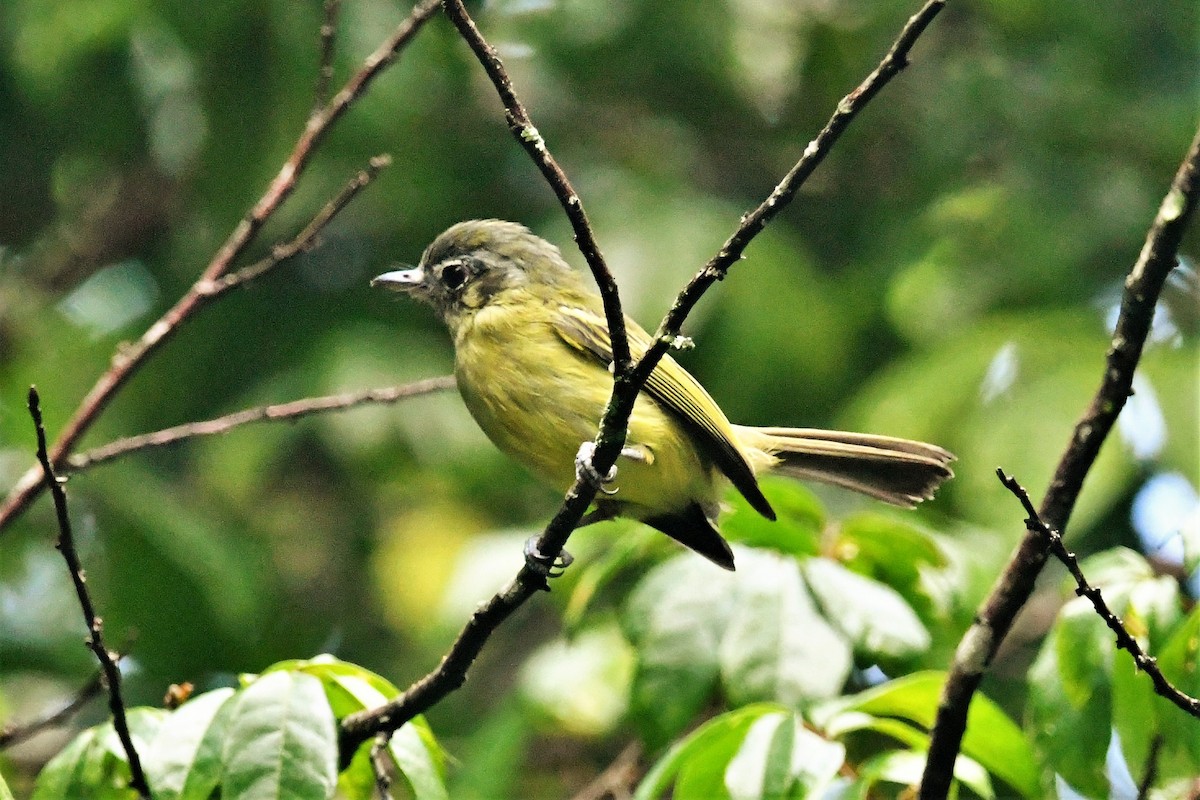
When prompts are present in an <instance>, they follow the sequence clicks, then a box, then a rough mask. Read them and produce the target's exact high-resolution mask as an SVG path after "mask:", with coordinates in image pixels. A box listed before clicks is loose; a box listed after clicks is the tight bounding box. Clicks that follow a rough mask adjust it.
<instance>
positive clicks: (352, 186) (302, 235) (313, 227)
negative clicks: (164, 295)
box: [197, 153, 392, 300]
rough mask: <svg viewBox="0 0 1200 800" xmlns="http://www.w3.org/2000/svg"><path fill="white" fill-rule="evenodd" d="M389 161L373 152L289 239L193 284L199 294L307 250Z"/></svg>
mask: <svg viewBox="0 0 1200 800" xmlns="http://www.w3.org/2000/svg"><path fill="white" fill-rule="evenodd" d="M391 164H392V157H391V156H390V155H388V154H387V153H381V154H380V155H377V156H375V157H374V158H372V159H371V160H370V161H369V162H367V167H366V169H361V170H359V171H358V172H357V173H356V174H355V175H354V177H353V178H351V179H350V180H349V181H347V182H346V185H345V186H343V187H342V190H341V191H340V192H338V193H337V194H336V195H335V196H334V197H333V198H332V199H331V200H330V201H329V202H328V203H326V204H325V205H323V206H322V207H321V210H320V211H318V212H317V214H316V216H314V217H313V218H312V219H311V220H309V223H308V224H307V225H305V226H304V229H303V230H301V231H300V232H299V233H297V234H296V235H295V236H294V237H292V239H291V240H289V241H287V242H281V243H280V244H277V245H275V246H274V247H272V248H271V254H270V255H268V256H267V257H266V258H261V259H259V260H258V261H256V262H254V263H253V264H251V265H250V266H248V267H243V268H242V269H239V270H238V271H237V272H232V273H229V274H227V275H223V276H221V277H220V278H218V279H216V280H213V281H206V282H204V283H201V284H197V290H198V291H199V292H200V293H201V294H205V295H207V296H208V298H209V299H210V300H211V299H213V298H214V297H216V296H217V295H220V294H222V293H224V292H227V291H229V290H230V289H232V288H234V287H236V286H241V285H242V284H244V283H248V282H250V281H252V280H254V279H256V278H261V277H262V276H263V275H265V274H267V273H268V272H270V271H271V270H273V269H275V268H276V267H277V266H279V265H280V264H282V263H283V262H285V261H287V260H288V259H291V258H295V257H296V256H298V255H300V254H301V253H307V252H309V251H310V250H312V249H313V248H314V247H316V246H317V245H318V244H319V243H320V241H319V237H320V235H321V231H323V230H325V226H326V225H328V224H329V223H330V222H332V221H333V218H334V217H336V216H337V215H338V214H339V213H341V211H342V209H344V208H345V207H346V206H348V205H349V204H350V201H351V200H353V199H354V198H355V197H357V196H358V193H359V192H361V191H362V190H363V189H365V188H366V187H367V184H369V183H370V182H371V181H373V180H375V177H376V176H377V175H378V174H379V173H380V171H381V170H383V169H384V168H386V167H389V166H391Z"/></svg>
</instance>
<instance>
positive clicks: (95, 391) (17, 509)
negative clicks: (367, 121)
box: [0, 0, 438, 530]
mask: <svg viewBox="0 0 1200 800" xmlns="http://www.w3.org/2000/svg"><path fill="white" fill-rule="evenodd" d="M437 7H438V4H437V0H422V1H421V3H420V4H419V5H417V7H416V8H414V9H413V11H412V13H411V14H410V15H409V16H408V17H407V18H406V19H405V20H404V21H403V22H401V23H400V25H399V26H398V27H397V28H396V29H395V31H393V33H392V35H391V36H390V37H388V39H387V40H385V41H384V42H383V43H382V44H381V45H380V46H379V47H378V48H376V50H375V51H374V52H373V53H371V54H370V55H369V56H367V58H366V60H365V61H364V62H363V65H362V67H361V68H360V69H359V70H358V72H356V73H355V74H354V75H353V76H351V78H350V79H349V80H348V81H347V82H346V84H345V85H344V86H343V87H342V88H341V89H340V90H339V91H338V92H337V94H335V95H334V96H333V97H332V98H331V99H330V100H329V102H328V103H324V104H321V105H320V106H319V107H318V109H317V110H316V111H314V113H313V114H312V115H310V116H309V118H308V121H307V123H306V124H305V127H304V130H303V131H302V132H301V134H300V137H299V138H298V139H297V140H296V144H295V145H294V146H293V147H292V152H291V154H290V155H289V156H288V158H287V160H286V161H284V163H283V166H282V167H281V168H280V170H279V173H278V174H277V175H276V176H275V178H274V179H273V180H272V181H271V184H270V186H268V187H267V190H266V191H265V192H264V193H263V195H262V196H261V197H260V198H259V199H258V201H257V202H256V203H255V204H254V206H253V208H251V209H250V211H249V212H247V214H246V216H245V217H243V218H242V220H241V221H240V222H239V223H238V224H237V226H236V227H235V228H234V230H233V232H232V233H230V235H229V238H228V239H226V240H225V243H224V244H223V245H222V246H221V248H220V249H219V250H218V251H217V253H216V255H214V256H213V258H212V260H211V261H210V262H209V264H208V266H207V267H205V269H204V271H203V273H202V274H201V275H200V277H199V279H198V280H197V281H196V283H195V284H194V285H193V286H192V288H191V289H189V290H188V291H187V292H186V293H185V294H184V295H183V296H182V297H181V298H179V300H178V301H176V303H175V305H174V306H172V307H171V308H170V309H169V310H168V311H167V312H166V313H165V314H163V315H162V316H161V317H159V319H158V320H157V321H156V322H155V323H154V324H152V325H151V326H150V327H149V328H148V329H146V331H145V333H143V334H142V335H141V337H140V338H139V339H138V340H137V341H136V342H133V343H132V344H128V345H123V346H122V347H121V348H120V349H119V350H118V351H117V352H116V354H115V355H114V356H113V359H112V364H111V366H110V367H109V369H108V370H107V371H105V372H104V374H102V375H101V376H100V378H99V379H98V380H97V381H96V383H95V385H94V386H93V387H92V388H91V390H90V391H89V392H88V393H87V395H86V396H85V397H84V398H83V400H82V401H81V402H80V404H79V406H78V407H77V408H76V409H75V412H74V414H73V415H72V416H71V419H70V420H69V421H68V422H67V424H66V425H65V426H64V427H63V429H62V431H61V432H60V433H59V435H58V439H57V440H56V441H55V442H54V444H53V445H52V446H51V447H50V453H49V455H50V463H51V464H52V465H54V466H55V467H61V466H62V465H63V464H64V462H65V461H66V458H67V456H68V455H69V454H70V453H71V451H72V450H73V449H74V447H75V445H76V443H77V442H78V441H79V439H80V437H82V436H83V434H84V433H86V432H87V430H88V429H89V428H91V426H92V424H93V423H94V422H95V421H96V419H97V418H98V417H99V416H100V414H101V413H102V412H103V411H104V409H105V408H106V407H107V406H108V404H109V403H110V402H111V401H112V399H113V397H114V396H116V394H117V392H118V391H119V390H120V389H121V387H123V386H124V385H125V384H126V383H127V382H128V381H129V379H130V378H132V377H133V376H134V375H135V374H136V373H137V371H138V370H139V369H141V367H142V366H143V365H144V364H145V363H146V361H147V360H148V359H149V358H150V356H152V355H153V354H154V353H155V352H156V351H157V350H158V348H160V347H161V346H162V345H164V344H165V343H166V342H167V341H169V340H170V339H171V337H172V336H174V335H175V333H176V332H177V331H178V330H179V328H180V326H181V325H183V323H185V322H186V321H187V320H188V319H190V318H191V317H192V316H193V315H194V314H196V312H198V311H199V310H200V309H201V308H203V307H204V306H206V305H207V304H208V303H209V301H210V300H211V299H212V297H213V295H212V294H211V292H210V291H209V290H210V289H211V286H212V285H213V284H214V283H215V282H217V281H219V280H220V279H222V278H224V277H226V276H227V275H228V274H229V272H230V270H231V269H232V268H233V263H234V262H235V261H236V260H237V259H238V258H239V257H240V256H241V255H242V254H243V253H244V252H245V251H246V248H247V247H249V246H250V244H251V243H252V242H253V241H254V239H255V237H256V235H257V234H258V232H259V231H260V230H261V229H262V227H263V225H264V224H266V222H267V220H268V219H269V218H270V217H271V216H272V215H273V214H274V213H275V212H276V211H277V210H278V209H279V207H280V206H281V205H282V204H283V202H284V200H286V199H287V198H288V197H289V196H290V195H291V193H292V191H293V190H294V189H295V186H296V181H297V180H298V179H299V177H300V175H301V173H302V172H303V171H304V169H305V167H306V166H307V165H308V163H309V161H310V160H311V158H312V155H313V152H314V150H315V149H316V147H317V145H318V144H319V143H320V142H321V141H322V140H323V139H324V137H325V134H326V133H328V131H329V129H330V128H331V127H332V126H333V124H334V123H335V122H336V121H337V120H339V119H340V118H341V117H342V116H343V115H344V114H345V113H346V110H347V109H348V108H349V107H350V105H351V104H352V103H353V102H354V101H355V100H357V99H358V98H359V97H360V96H362V94H363V93H364V92H365V91H366V89H367V87H368V86H369V85H370V83H371V81H372V80H374V79H375V78H376V77H377V76H378V75H379V73H380V72H381V71H382V70H383V69H384V68H385V67H387V66H388V65H389V64H391V63H392V62H394V61H395V60H396V57H397V56H398V55H399V53H400V51H401V50H402V49H403V48H404V46H405V45H407V44H408V43H409V42H410V41H411V40H412V38H413V36H415V35H416V33H417V32H418V31H419V30H420V29H421V26H423V25H424V24H425V22H427V21H428V20H429V18H430V17H432V16H433V14H434V12H436V11H437ZM44 486H45V483H44V480H43V476H42V472H41V469H40V467H37V466H34V467H31V468H30V469H29V470H28V471H26V473H25V474H24V475H22V476H21V478H20V479H19V480H18V481H17V483H16V485H15V486H14V487H13V489H12V491H11V492H10V493H9V495H8V497H7V498H6V499H5V501H4V503H3V505H0V530H3V528H4V527H6V526H7V525H8V524H9V523H10V522H12V520H13V519H15V518H16V517H17V516H18V515H19V514H21V513H22V512H23V511H24V510H25V508H26V507H28V505H29V503H30V502H32V501H33V499H34V498H35V497H37V496H38V495H39V494H40V493H41V491H42V489H43V488H44Z"/></svg>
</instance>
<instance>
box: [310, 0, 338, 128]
mask: <svg viewBox="0 0 1200 800" xmlns="http://www.w3.org/2000/svg"><path fill="white" fill-rule="evenodd" d="M341 8H342V3H341V0H325V4H324V7H323V8H322V14H323V15H324V16H323V18H322V20H321V56H320V62H319V63H318V65H317V87H316V89H314V90H313V111H312V113H313V114H320V113H321V111H322V110H324V108H325V104H326V103H327V102H329V85H330V84H331V83H332V82H333V45H334V42H335V40H336V38H337V18H338V12H339V11H340V10H341Z"/></svg>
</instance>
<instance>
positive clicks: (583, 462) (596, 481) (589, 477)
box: [575, 442, 617, 496]
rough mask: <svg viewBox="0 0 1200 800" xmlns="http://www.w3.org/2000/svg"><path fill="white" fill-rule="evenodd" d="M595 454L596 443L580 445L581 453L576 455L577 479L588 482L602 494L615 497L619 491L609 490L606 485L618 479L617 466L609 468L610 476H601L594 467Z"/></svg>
mask: <svg viewBox="0 0 1200 800" xmlns="http://www.w3.org/2000/svg"><path fill="white" fill-rule="evenodd" d="M595 454H596V443H595V442H584V443H583V444H581V445H579V452H578V453H577V454H576V455H575V477H576V478H577V479H579V480H581V481H587V482H588V483H590V484H591V485H592V486H594V487H596V491H598V492H600V493H601V494H606V495H610V496H611V495H614V494H616V493H617V490H616V489H609V488H607V487H606V486H605V484H606V483H612V482H613V481H615V480H616V479H617V465H616V464H613V465H612V466H611V467H609V468H608V474H607V475H604V476H601V475H600V473H599V472H597V471H596V468H595V467H593V466H592V456H594V455H595Z"/></svg>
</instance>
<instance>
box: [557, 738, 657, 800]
mask: <svg viewBox="0 0 1200 800" xmlns="http://www.w3.org/2000/svg"><path fill="white" fill-rule="evenodd" d="M641 757H642V745H641V743H640V742H636V741H634V742H630V743H629V744H628V745H626V747H625V749H624V750H622V751H621V752H620V753H619V754H618V755H617V757H616V758H615V759H614V760H613V762H612V763H611V764H609V765H608V766H607V767H606V768H605V769H604V771H603V772H601V773H600V774H599V775H597V776H596V777H595V778H594V779H593V780H592V781H590V782H589V783H588V785H587V786H584V787H583V788H582V789H580V790H579V791H578V792H576V793H575V794H573V795H572V796H571V800H604V799H605V798H606V797H608V798H613V800H624V798H628V797H632V796H633V786H634V785H635V784H636V783H637V779H638V761H639V760H640V759H641Z"/></svg>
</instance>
